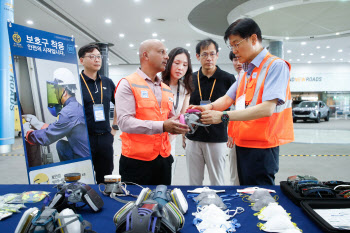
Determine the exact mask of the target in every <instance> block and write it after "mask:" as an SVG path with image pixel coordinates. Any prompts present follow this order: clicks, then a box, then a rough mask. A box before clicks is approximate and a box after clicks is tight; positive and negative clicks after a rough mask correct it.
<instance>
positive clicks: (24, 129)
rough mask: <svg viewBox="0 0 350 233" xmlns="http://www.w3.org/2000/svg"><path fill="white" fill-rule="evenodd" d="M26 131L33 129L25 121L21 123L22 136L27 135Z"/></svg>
mask: <svg viewBox="0 0 350 233" xmlns="http://www.w3.org/2000/svg"><path fill="white" fill-rule="evenodd" d="M28 131H33V129H32V128H31V127H30V123H29V122H26V123H24V124H23V135H24V137H26V136H27V133H28Z"/></svg>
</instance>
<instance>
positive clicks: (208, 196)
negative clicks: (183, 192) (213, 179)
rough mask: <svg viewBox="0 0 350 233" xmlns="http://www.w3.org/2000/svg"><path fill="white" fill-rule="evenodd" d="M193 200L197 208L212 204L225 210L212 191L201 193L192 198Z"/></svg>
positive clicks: (220, 200) (220, 199)
mask: <svg viewBox="0 0 350 233" xmlns="http://www.w3.org/2000/svg"><path fill="white" fill-rule="evenodd" d="M193 200H194V201H195V202H196V203H197V206H199V207H202V206H206V205H210V204H213V205H216V206H217V207H219V208H220V209H222V210H226V209H227V206H226V205H225V203H224V202H223V201H222V198H221V197H219V196H218V195H217V194H216V192H214V191H208V192H203V193H201V194H199V195H198V196H196V197H194V198H193Z"/></svg>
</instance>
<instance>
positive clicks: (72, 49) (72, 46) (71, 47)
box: [67, 44, 74, 53]
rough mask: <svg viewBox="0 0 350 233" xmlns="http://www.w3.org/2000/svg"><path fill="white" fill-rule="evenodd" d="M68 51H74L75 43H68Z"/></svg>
mask: <svg viewBox="0 0 350 233" xmlns="http://www.w3.org/2000/svg"><path fill="white" fill-rule="evenodd" d="M67 52H68V53H74V45H70V44H69V45H67Z"/></svg>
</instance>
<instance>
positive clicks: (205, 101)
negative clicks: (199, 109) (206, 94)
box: [199, 100, 211, 106]
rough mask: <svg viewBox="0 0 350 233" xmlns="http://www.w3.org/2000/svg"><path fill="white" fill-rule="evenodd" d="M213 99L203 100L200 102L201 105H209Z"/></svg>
mask: <svg viewBox="0 0 350 233" xmlns="http://www.w3.org/2000/svg"><path fill="white" fill-rule="evenodd" d="M210 103H211V101H210V100H201V102H200V103H199V105H201V106H202V105H207V104H210Z"/></svg>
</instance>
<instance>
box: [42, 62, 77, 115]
mask: <svg viewBox="0 0 350 233" xmlns="http://www.w3.org/2000/svg"><path fill="white" fill-rule="evenodd" d="M46 89H47V104H48V110H49V112H50V113H51V115H53V116H55V117H57V116H58V114H59V112H60V111H61V110H62V108H63V106H62V105H63V103H62V102H61V100H62V96H63V94H64V92H65V91H68V92H69V93H70V94H71V95H72V94H74V93H75V92H76V90H77V84H76V78H75V77H74V75H73V73H72V72H71V71H70V70H69V69H67V68H58V69H56V70H55V71H54V73H53V81H46Z"/></svg>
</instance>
